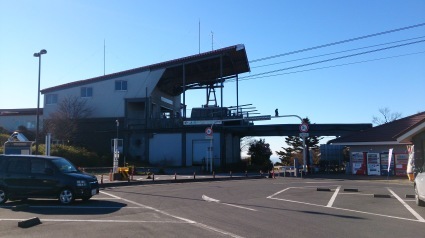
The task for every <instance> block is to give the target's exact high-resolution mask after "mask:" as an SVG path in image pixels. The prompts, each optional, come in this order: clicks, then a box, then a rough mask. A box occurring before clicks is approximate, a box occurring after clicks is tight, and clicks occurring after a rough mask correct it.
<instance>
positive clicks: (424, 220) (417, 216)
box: [387, 188, 425, 222]
mask: <svg viewBox="0 0 425 238" xmlns="http://www.w3.org/2000/svg"><path fill="white" fill-rule="evenodd" d="M387 189H388V191H390V193H392V195H393V196H394V197H395V198H397V200H398V201H399V202H401V204H403V206H404V207H405V208H406V209H407V210H408V211H409V212H410V213H412V215H413V216H415V217H416V218H417V219H418V220H419V221H420V222H425V219H424V218H423V217H421V215H419V214H418V213H417V212H416V211H415V210H413V208H411V207H410V206H409V205H408V204H407V203H405V202H404V201H403V199H401V198H400V197H399V196H398V195H397V194H396V193H395V192H393V190H391V189H390V188H387Z"/></svg>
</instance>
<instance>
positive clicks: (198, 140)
mask: <svg viewBox="0 0 425 238" xmlns="http://www.w3.org/2000/svg"><path fill="white" fill-rule="evenodd" d="M211 145H212V147H213V151H212V157H213V167H219V166H220V133H213V139H212V140H210V139H205V133H204V132H202V133H188V134H187V135H186V166H192V165H194V164H193V162H195V165H197V164H198V163H197V162H198V161H200V160H202V159H203V158H205V157H206V159H208V158H209V154H207V153H208V151H203V150H202V148H205V147H207V148H206V149H208V147H211ZM194 146H197V148H194ZM207 156H208V157H207Z"/></svg>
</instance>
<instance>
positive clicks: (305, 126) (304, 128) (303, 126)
mask: <svg viewBox="0 0 425 238" xmlns="http://www.w3.org/2000/svg"><path fill="white" fill-rule="evenodd" d="M300 132H304V133H305V132H308V124H307V123H305V122H303V123H302V124H301V125H300Z"/></svg>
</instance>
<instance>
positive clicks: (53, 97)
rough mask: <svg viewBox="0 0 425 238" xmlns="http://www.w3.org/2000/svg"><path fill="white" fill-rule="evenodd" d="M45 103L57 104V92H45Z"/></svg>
mask: <svg viewBox="0 0 425 238" xmlns="http://www.w3.org/2000/svg"><path fill="white" fill-rule="evenodd" d="M45 104H46V105H55V104H58V94H56V93H49V94H46V102H45Z"/></svg>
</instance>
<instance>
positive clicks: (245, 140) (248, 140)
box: [241, 136, 255, 152]
mask: <svg viewBox="0 0 425 238" xmlns="http://www.w3.org/2000/svg"><path fill="white" fill-rule="evenodd" d="M254 140H255V139H254V137H252V136H245V137H242V138H241V151H242V152H243V151H248V149H249V146H250V145H251V144H252V143H253V142H254Z"/></svg>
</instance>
